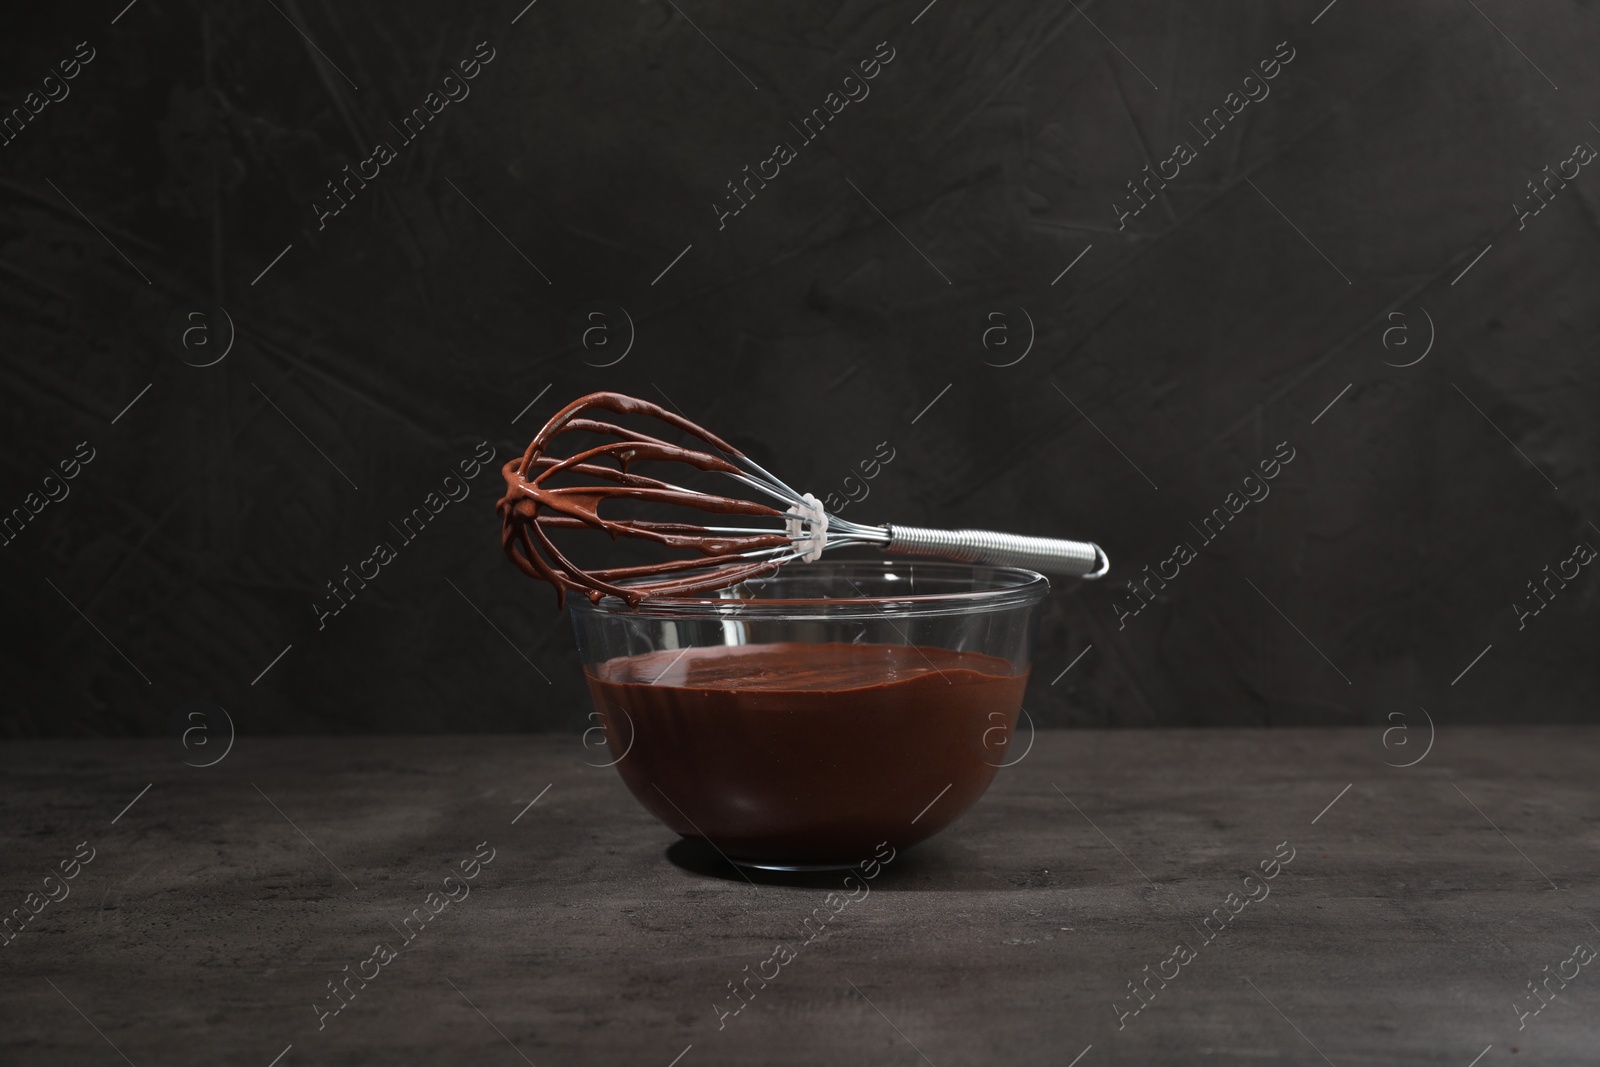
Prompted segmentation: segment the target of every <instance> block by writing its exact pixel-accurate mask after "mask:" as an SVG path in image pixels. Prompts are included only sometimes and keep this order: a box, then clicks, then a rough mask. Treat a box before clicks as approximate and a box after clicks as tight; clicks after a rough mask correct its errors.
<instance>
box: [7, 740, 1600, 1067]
mask: <svg viewBox="0 0 1600 1067" xmlns="http://www.w3.org/2000/svg"><path fill="white" fill-rule="evenodd" d="M1408 733H1409V737H1407V736H1406V735H1404V734H1392V735H1390V736H1389V737H1388V739H1387V740H1388V741H1389V745H1388V747H1385V746H1384V744H1383V740H1384V739H1383V737H1382V735H1381V731H1380V730H1378V729H1376V728H1374V729H1372V730H1366V731H1359V732H1358V731H1309V730H1307V731H1281V730H1275V731H1259V732H1245V731H1220V730H1219V731H1210V732H1161V733H1156V732H1133V731H1129V732H1114V733H1101V732H1054V733H1041V734H1040V735H1039V736H1038V738H1037V743H1036V744H1035V745H1034V747H1033V749H1032V751H1031V752H1029V753H1028V754H1027V755H1026V756H1025V757H1024V758H1022V759H1021V760H1020V762H1018V763H1017V764H1016V765H1015V766H1013V767H1011V768H1009V769H1007V770H1005V771H1002V772H1001V774H1000V777H999V778H998V779H997V781H996V782H995V785H994V787H993V788H992V789H991V790H990V792H989V793H988V795H987V796H986V797H985V798H984V799H983V800H982V802H981V803H980V804H979V805H978V806H977V807H976V808H974V809H973V811H971V812H970V813H969V814H968V815H967V816H966V818H964V819H963V820H962V821H960V822H958V823H957V824H955V825H954V826H952V827H951V828H950V829H948V830H947V831H945V832H944V833H943V834H942V835H940V836H939V837H937V838H935V839H934V840H932V841H930V842H928V843H926V844H924V845H922V846H920V847H918V848H916V849H912V850H909V851H907V852H905V853H904V854H903V855H900V856H897V857H896V858H895V860H894V861H893V862H892V863H890V864H889V865H888V866H887V867H886V868H884V869H883V870H882V872H881V873H880V874H879V876H878V877H877V879H876V880H875V881H874V882H872V883H871V891H870V894H869V895H867V896H865V897H860V895H859V892H857V894H856V895H857V897H858V899H856V900H855V901H854V902H853V903H849V904H846V905H844V906H843V910H842V911H837V912H836V913H834V912H832V911H831V910H828V909H829V905H828V904H827V903H825V902H826V901H828V899H829V898H828V894H829V893H832V892H835V891H839V890H842V886H841V884H840V883H841V882H842V878H841V876H838V875H827V876H808V877H806V878H790V879H788V880H786V881H777V880H772V881H768V880H760V881H759V882H758V884H751V883H750V882H748V881H746V880H745V878H744V877H742V876H740V875H739V874H737V873H735V872H734V871H732V870H731V869H728V868H726V867H725V866H723V865H722V864H721V863H720V861H718V860H717V858H716V856H715V854H714V853H712V854H710V855H709V856H708V855H707V854H706V852H705V850H704V849H703V847H702V848H695V847H688V846H687V844H686V843H679V844H675V838H674V837H673V836H672V835H671V834H670V833H669V832H668V831H666V830H665V829H664V828H663V827H662V826H660V825H659V824H657V823H656V822H655V821H654V820H653V819H652V818H651V817H650V816H649V815H648V814H647V813H646V812H645V811H644V810H643V809H642V808H640V807H639V806H638V805H637V804H636V803H635V802H634V800H633V799H632V798H631V797H630V796H629V795H628V794H627V792H626V791H625V790H624V788H623V786H622V783H621V781H620V780H619V779H618V778H617V777H616V774H615V772H614V771H612V770H605V769H592V768H590V767H587V766H585V765H584V760H585V759H586V758H589V759H593V758H594V757H593V756H589V755H587V754H586V752H585V750H584V749H583V748H582V747H581V745H580V744H579V742H578V741H577V739H575V738H567V737H509V738H507V737H495V738H489V737H450V738H376V739H371V738H369V739H350V738H345V739H336V740H327V739H285V740H258V739H253V738H241V739H239V741H238V742H237V744H236V745H235V746H234V748H233V750H232V751H231V752H229V753H228V755H227V756H226V758H224V759H222V760H221V762H219V763H217V764H216V765H215V766H212V767H209V768H204V769H197V768H192V767H188V766H184V765H183V762H182V760H183V759H184V758H187V759H189V760H190V761H191V762H194V761H197V756H196V755H195V754H194V753H189V754H186V753H184V752H183V751H182V750H180V749H178V748H177V747H176V746H175V745H172V744H170V743H158V742H154V741H139V742H121V741H88V742H16V743H11V744H8V745H6V746H5V747H4V750H3V753H0V766H3V768H4V774H5V782H6V788H5V820H4V826H3V829H0V842H3V845H0V892H3V894H4V909H5V910H7V911H8V912H10V911H11V909H20V910H19V911H18V912H17V913H16V914H14V915H13V918H12V920H11V922H12V929H13V930H15V929H16V927H17V925H18V923H19V921H20V920H19V919H18V918H17V917H16V915H27V916H31V917H30V918H29V919H28V921H27V922H26V923H25V924H23V925H22V926H21V932H20V933H16V934H14V936H13V937H12V938H11V939H10V940H9V941H7V942H6V944H5V947H3V948H0V997H3V999H0V1005H3V1012H0V1018H3V1019H4V1025H3V1029H0V1062H3V1063H5V1064H16V1065H22V1064H50V1065H62V1064H95V1065H113V1064H120V1063H122V1062H124V1061H126V1062H129V1063H132V1064H137V1065H138V1067H147V1065H175V1064H207V1065H211V1064H235V1065H246V1067H269V1065H270V1064H274V1063H277V1064H278V1065H280V1067H294V1065H301V1064H386V1065H387V1064H458V1063H459V1064H489V1065H505V1067H517V1065H518V1064H522V1063H525V1062H526V1063H532V1064H536V1065H538V1067H546V1065H552V1067H559V1065H564V1064H639V1065H651V1067H668V1065H669V1064H673V1063H674V1062H676V1063H677V1064H678V1065H679V1067H701V1065H706V1064H830V1065H832V1064H905V1065H911V1064H921V1063H924V1062H928V1063H933V1064H937V1065H939V1067H945V1065H958V1064H991V1063H993V1064H1008V1065H1031V1064H1040V1065H1043V1064H1050V1065H1057V1067H1067V1065H1069V1064H1073V1063H1077V1064H1079V1065H1080V1067H1097V1065H1100V1064H1110V1063H1119V1064H1174V1065H1176V1064H1185V1065H1192V1064H1256V1063H1283V1064H1321V1063H1324V1062H1327V1063H1332V1064H1337V1065H1339V1067H1346V1065H1354V1064H1408V1065H1411V1064H1446V1065H1451V1067H1469V1064H1473V1063H1475V1062H1476V1063H1478V1064H1479V1065H1480V1067H1491V1065H1498V1064H1508V1063H1510V1064H1514V1063H1527V1064H1541V1065H1557V1064H1593V1063H1596V1062H1600V964H1594V965H1586V963H1587V958H1586V956H1585V953H1586V952H1587V950H1588V949H1589V948H1600V929H1596V923H1600V904H1597V901H1596V897H1595V893H1594V886H1595V879H1596V875H1597V873H1600V823H1597V820H1600V801H1597V797H1596V793H1595V789H1594V787H1593V786H1594V782H1595V771H1596V755H1597V743H1600V731H1595V730H1585V729H1572V728H1531V729H1468V728H1450V727H1445V728H1442V729H1441V730H1439V732H1438V735H1437V737H1436V738H1435V739H1434V743H1433V744H1432V747H1431V750H1428V749H1427V748H1426V746H1427V743H1428V740H1429V734H1430V731H1429V729H1428V727H1427V726H1426V724H1423V723H1417V724H1413V726H1412V728H1411V729H1410V730H1409V731H1408ZM1401 740H1406V741H1407V742H1408V743H1407V744H1405V745H1401V744H1400V743H1399V742H1400V741H1401ZM213 752H215V747H213ZM1424 753H1426V754H1425V755H1424ZM1419 756H1420V757H1422V758H1421V759H1420V762H1417V763H1415V765H1414V766H1410V767H1392V766H1387V765H1386V763H1389V764H1393V763H1404V762H1411V761H1412V760H1416V759H1417V758H1418V757H1419ZM204 758H205V759H210V758H215V757H214V755H213V756H206V757H204ZM147 785H148V786H149V788H148V789H146V786H147ZM535 798H538V802H537V803H536V804H534V805H533V806H532V807H529V806H528V805H529V802H530V801H533V800H535ZM130 802H132V803H131V805H130ZM483 843H486V844H483ZM1284 843H1287V844H1284ZM80 846H81V847H80ZM91 850H92V858H91V859H88V861H87V862H86V863H85V862H82V859H83V858H84V857H87V856H90V855H91ZM491 850H492V852H491ZM1291 851H1292V856H1293V858H1292V860H1291V861H1290V862H1289V863H1288V864H1287V865H1278V866H1276V867H1274V866H1273V863H1272V861H1273V858H1274V856H1275V854H1276V855H1278V856H1287V855H1289V854H1290V853H1291ZM491 854H492V859H491V860H490V862H488V863H487V864H486V865H482V864H479V865H477V866H474V857H475V855H476V856H491ZM75 856H76V857H78V858H77V859H75V858H74V857H75ZM463 862H465V863H466V864H467V868H468V870H470V871H473V872H475V877H474V878H473V879H471V880H470V881H465V880H456V881H452V882H450V883H446V882H445V879H446V877H447V876H450V875H451V873H452V871H459V870H460V866H461V864H462V863H463ZM1263 863H1265V864H1266V866H1267V871H1269V872H1272V873H1274V874H1275V875H1276V877H1274V878H1272V879H1270V880H1267V879H1265V878H1264V876H1263V871H1262V865H1263ZM63 864H65V865H66V870H68V871H71V872H72V873H73V874H74V877H73V878H71V879H70V880H68V879H65V878H57V879H55V880H52V881H50V882H48V883H46V880H45V879H46V876H47V875H48V874H50V872H52V871H57V870H58V869H59V868H61V866H62V865H63ZM1252 875H1253V876H1254V877H1252ZM1247 879H1248V881H1247ZM447 886H448V887H449V890H450V894H451V896H452V897H453V898H454V899H447V898H446V897H445V896H443V895H442V894H443V893H444V891H445V888H446V887H447ZM47 888H48V891H49V893H50V896H49V897H46V896H45V895H44V894H45V892H46V889H47ZM30 893H37V894H39V895H37V896H33V897H30V896H29V894H30ZM430 893H439V894H441V895H439V896H434V897H431V898H430V897H429V894H430ZM1230 894H1235V896H1233V897H1232V898H1231V899H1230V896H1229V895H1230ZM51 898H55V899H51ZM833 899H834V901H835V902H837V901H838V899H839V898H838V897H835V898H833ZM430 903H431V904H432V905H433V906H434V908H435V909H437V912H436V913H435V911H433V910H430V909H429V904H430ZM819 907H820V908H824V909H825V911H824V914H832V916H833V917H832V919H831V920H830V922H829V923H828V925H827V926H826V928H825V930H824V932H823V933H822V934H821V935H820V936H817V937H815V939H814V940H812V941H811V942H810V943H809V944H803V943H802V942H803V941H804V939H805V934H804V933H803V932H802V930H801V926H800V924H801V922H802V920H804V919H805V918H806V917H807V916H808V915H811V914H812V913H813V911H814V909H817V908H819ZM34 908H38V909H39V910H38V911H37V913H36V914H35V913H34V910H33V909H34ZM416 908H420V909H422V913H423V914H425V915H428V916H430V918H429V921H428V922H427V923H426V924H425V925H421V924H419V923H418V921H416V920H413V922H412V924H411V925H409V926H405V932H411V934H412V938H411V940H410V942H409V943H403V941H402V936H401V935H402V932H403V931H402V930H401V929H400V928H401V927H402V926H403V925H405V924H404V920H405V919H406V917H407V916H408V915H410V914H411V913H412V910H413V909H416ZM1218 909H1220V910H1218ZM1217 915H1221V916H1223V917H1225V918H1226V920H1227V921H1225V922H1224V921H1223V919H1222V918H1216V917H1215V916H1217ZM1208 917H1209V918H1210V919H1211V921H1210V925H1209V927H1208V926H1207V925H1206V922H1205V921H1206V920H1207V919H1208ZM419 927H420V929H419ZM1217 931H1220V932H1217ZM380 942H382V943H386V944H387V946H388V948H389V950H390V951H393V952H394V953H395V954H394V955H393V956H392V957H391V958H386V959H384V960H383V961H382V962H380V961H379V960H378V959H376V958H375V957H374V947H375V945H377V944H378V943H380ZM779 943H783V944H786V945H788V946H791V951H792V952H793V957H792V958H790V959H788V960H787V961H786V962H785V963H783V964H782V965H781V967H780V966H779V965H777V964H769V963H768V962H767V961H769V960H770V959H772V958H773V956H774V948H775V946H776V945H777V944H779ZM1180 944H1182V945H1183V946H1184V950H1183V951H1182V952H1175V950H1176V949H1177V946H1179V945H1180ZM402 945H403V947H402ZM1580 945H1581V946H1583V947H1584V952H1578V951H1576V950H1577V947H1578V946H1580ZM381 955H382V954H380V956H381ZM1580 958H1583V959H1584V960H1585V962H1584V963H1580V962H1576V961H1577V960H1578V959H1580ZM746 967H748V968H749V970H748V971H747V970H746V969H745V968H746ZM346 968H348V970H347V969H346ZM1147 968H1148V969H1147ZM757 971H762V972H765V973H767V974H773V973H774V972H776V976H775V977H773V978H772V980H771V981H769V982H767V983H766V985H765V987H764V988H761V987H760V984H759V982H753V983H752V984H751V986H750V987H749V988H751V989H753V990H757V992H755V994H754V996H753V999H751V1000H750V1001H749V1004H748V1006H747V1007H745V1008H744V1009H743V1010H742V1011H741V1012H740V1013H739V1014H737V1015H730V1016H727V1017H726V1018H723V1019H721V1020H720V1024H719V1015H718V1012H717V1009H716V1007H715V1006H716V1005H719V1004H720V1005H723V1006H724V1010H726V1009H727V1008H728V1007H729V1006H730V1005H733V1004H735V1003H737V1002H735V1001H732V1000H730V999H729V998H730V993H729V983H730V982H733V981H736V980H739V979H742V978H744V977H745V976H746V975H748V974H750V973H754V972H757ZM358 972H359V973H362V974H367V975H370V976H372V977H371V980H370V981H367V982H366V983H365V986H364V987H363V986H362V982H361V980H359V979H350V980H348V981H347V982H346V985H345V988H346V989H348V990H351V991H352V992H351V993H349V994H347V995H346V998H345V999H347V1000H348V1003H347V1004H346V1005H345V1006H344V1007H343V1008H342V1010H340V1011H339V1013H338V1014H336V1015H334V1014H328V1015H323V1014H321V1013H322V1012H323V1011H329V1010H330V1009H331V1008H332V1007H336V1006H338V1005H339V1004H340V1003H343V1002H344V1001H343V1000H336V999H335V998H334V996H333V994H331V993H330V992H329V988H328V983H329V982H330V981H331V980H334V979H343V978H346V976H348V975H351V974H354V973H358ZM1558 973H1565V974H1566V975H1568V976H1569V980H1564V979H1563V978H1560V977H1555V976H1556V975H1557V974H1558ZM1160 974H1164V975H1167V976H1170V980H1166V979H1163V978H1161V977H1149V976H1152V975H1160ZM1535 981H1537V982H1540V983H1542V984H1541V985H1540V989H1541V990H1548V992H1546V993H1545V995H1544V997H1543V998H1542V999H1538V1000H1536V999H1534V994H1533V993H1532V992H1530V989H1529V985H1528V983H1530V982H1535ZM1131 982H1142V983H1144V984H1143V985H1141V987H1140V988H1141V990H1148V991H1149V992H1147V993H1145V994H1144V999H1135V997H1134V994H1133V993H1132V992H1131V991H1130V988H1129V983H1131ZM1547 1002H1548V1003H1547ZM318 1005H321V1007H320V1008H319V1007H318ZM1136 1007H1138V1008H1140V1010H1139V1011H1138V1012H1137V1014H1135V1013H1134V1011H1133V1009H1134V1008H1136ZM1535 1007H1539V1011H1538V1012H1537V1013H1534V1011H1533V1009H1534V1008H1535ZM1522 1013H1526V1014H1522ZM1480 1055H1481V1057H1482V1058H1481V1059H1475V1058H1476V1057H1479V1056H1480ZM275 1058H276V1059H275Z"/></svg>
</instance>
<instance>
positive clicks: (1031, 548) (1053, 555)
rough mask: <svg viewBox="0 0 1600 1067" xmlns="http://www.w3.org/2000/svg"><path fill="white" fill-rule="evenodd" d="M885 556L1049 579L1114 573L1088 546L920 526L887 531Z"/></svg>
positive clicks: (1097, 549)
mask: <svg viewBox="0 0 1600 1067" xmlns="http://www.w3.org/2000/svg"><path fill="white" fill-rule="evenodd" d="M886 528H887V529H888V531H889V543H888V544H886V545H884V546H883V550H884V551H885V552H891V553H893V554H895V555H897V556H932V557H935V558H938V559H950V560H957V561H959V562H962V563H992V564H996V565H999V566H1004V567H1027V568H1028V569H1029V570H1036V571H1042V572H1044V573H1045V574H1060V575H1068V576H1071V577H1074V578H1089V579H1093V578H1099V577H1100V576H1102V575H1104V574H1105V573H1106V571H1108V570H1110V569H1111V560H1110V559H1109V558H1108V557H1107V556H1106V554H1105V550H1104V549H1102V548H1101V547H1100V546H1099V545H1097V544H1093V543H1091V542H1089V541H1067V540H1064V539H1062V538H1056V537H1025V536H1023V535H1022V534H1008V533H995V532H994V531H992V530H930V529H927V528H925V527H921V526H897V525H891V526H889V527H886Z"/></svg>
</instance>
